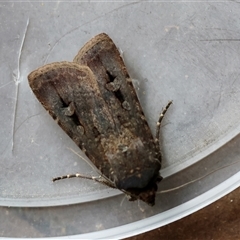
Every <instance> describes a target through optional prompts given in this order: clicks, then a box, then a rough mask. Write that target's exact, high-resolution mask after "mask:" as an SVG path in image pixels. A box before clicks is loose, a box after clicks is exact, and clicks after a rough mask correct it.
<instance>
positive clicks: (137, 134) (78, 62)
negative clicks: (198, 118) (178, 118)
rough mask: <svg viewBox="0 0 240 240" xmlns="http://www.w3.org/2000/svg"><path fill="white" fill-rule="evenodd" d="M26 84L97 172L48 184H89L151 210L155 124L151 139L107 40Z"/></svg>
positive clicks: (157, 157) (156, 167)
mask: <svg viewBox="0 0 240 240" xmlns="http://www.w3.org/2000/svg"><path fill="white" fill-rule="evenodd" d="M28 80H29V85H30V87H31V89H32V91H33V92H34V94H35V95H36V97H37V99H38V100H39V101H40V102H41V104H42V105H43V106H44V108H45V109H46V110H47V111H48V112H49V113H50V115H51V116H52V118H53V119H54V120H56V122H57V123H58V124H59V125H60V127H61V128H62V129H63V130H64V131H65V132H66V133H67V134H68V136H69V137H70V138H71V139H72V140H73V141H74V142H75V143H76V144H77V146H78V147H79V148H80V149H81V150H82V151H83V152H84V153H85V154H86V156H87V157H88V158H89V159H90V160H91V162H92V163H93V164H94V165H95V166H96V167H97V169H98V170H99V171H100V173H101V175H100V177H99V178H94V177H86V176H83V175H81V174H78V173H77V174H71V175H66V176H62V177H57V178H54V179H53V181H56V180H60V179H64V178H71V177H81V178H87V179H92V180H94V181H97V182H100V183H102V184H105V185H107V186H109V187H112V188H117V189H119V190H120V191H122V192H124V193H125V194H126V195H127V196H129V200H130V201H134V200H137V199H140V200H142V201H144V202H146V203H147V204H149V205H151V206H152V205H154V203H155V194H156V191H157V183H158V182H160V181H161V179H162V177H161V176H160V174H159V171H160V168H161V152H160V146H159V132H160V124H161V121H162V119H163V116H164V114H165V113H166V111H167V109H168V108H169V106H170V105H171V102H169V103H168V105H167V106H166V107H165V108H164V109H163V111H162V113H161V114H160V117H159V121H158V123H157V130H156V136H155V138H154V137H153V136H152V134H151V131H150V128H149V126H148V123H147V121H146V118H145V116H144V113H143V111H142V108H141V106H140V103H139V101H138V98H137V95H136V92H135V90H134V87H133V84H132V80H131V78H130V77H129V74H128V72H127V69H126V67H125V65H124V62H123V60H122V57H121V56H120V53H119V51H118V49H117V47H116V45H115V44H114V43H113V41H112V39H111V38H110V37H109V36H108V35H107V34H105V33H101V34H99V35H97V36H95V37H94V38H92V39H91V40H90V41H89V42H87V43H86V44H85V45H84V46H83V47H82V49H81V50H80V51H79V52H78V54H77V56H76V57H75V58H74V60H73V62H66V61H64V62H55V63H51V64H47V65H45V66H42V67H40V68H38V69H37V70H35V71H33V72H31V73H30V74H29V76H28Z"/></svg>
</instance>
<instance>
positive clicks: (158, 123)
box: [155, 101, 172, 142]
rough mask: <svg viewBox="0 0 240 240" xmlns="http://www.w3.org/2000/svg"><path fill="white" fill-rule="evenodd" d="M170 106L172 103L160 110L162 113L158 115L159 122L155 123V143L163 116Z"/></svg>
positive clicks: (157, 139)
mask: <svg viewBox="0 0 240 240" xmlns="http://www.w3.org/2000/svg"><path fill="white" fill-rule="evenodd" d="M171 104H172V101H170V102H168V104H167V106H166V107H165V108H164V109H163V110H162V112H161V114H160V117H159V120H158V122H157V128H156V136H155V142H159V135H160V127H161V123H162V120H163V117H164V115H165V114H166V112H167V110H168V108H169V107H170V106H171Z"/></svg>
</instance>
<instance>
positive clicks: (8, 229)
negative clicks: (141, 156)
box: [0, 1, 240, 237]
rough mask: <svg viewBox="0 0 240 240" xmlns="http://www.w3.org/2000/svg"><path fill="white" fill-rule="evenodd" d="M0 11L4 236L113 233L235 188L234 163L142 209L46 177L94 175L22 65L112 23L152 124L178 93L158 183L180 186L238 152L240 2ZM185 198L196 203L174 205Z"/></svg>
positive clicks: (96, 188)
mask: <svg viewBox="0 0 240 240" xmlns="http://www.w3.org/2000/svg"><path fill="white" fill-rule="evenodd" d="M0 13H1V14H0V16H1V25H0V46H1V54H0V70H1V71H0V102H1V114H0V124H1V128H0V155H1V161H0V171H1V172H0V205H1V206H3V207H0V221H1V222H3V221H2V219H1V218H3V219H4V224H1V225H0V233H1V235H0V236H2V237H23V236H26V237H51V236H69V235H79V234H94V233H95V232H97V233H98V234H102V233H104V234H105V233H106V235H102V236H112V237H114V235H111V234H112V233H111V231H112V230H111V229H115V230H116V228H118V229H119V231H120V232H123V233H125V232H126V236H130V235H133V234H137V233H140V232H142V231H143V230H140V229H146V230H147V229H148V230H150V229H153V228H154V227H158V226H160V225H163V224H166V223H169V222H170V221H173V220H174V219H176V218H174V212H175V214H176V216H178V217H177V218H180V217H181V216H182V217H183V216H185V215H186V213H187V214H188V213H191V212H193V211H195V210H196V209H199V208H200V207H203V206H204V204H202V205H201V204H200V203H199V201H198V200H197V199H199V198H198V197H200V196H202V195H203V194H204V193H211V194H213V195H209V196H212V197H209V201H208V203H210V202H211V201H214V200H215V199H216V198H215V197H213V196H214V194H215V193H216V192H215V190H214V189H216V188H221V186H223V185H222V184H224V183H225V182H226V181H228V188H229V189H231V188H233V186H236V184H237V182H238V181H237V180H236V181H235V180H234V181H233V180H231V179H233V178H232V176H233V175H234V174H236V173H237V172H238V171H239V169H240V165H239V164H234V165H231V166H229V167H227V168H224V169H222V170H220V171H217V172H214V173H213V174H210V175H209V176H208V177H206V178H204V179H202V180H200V181H197V182H195V183H193V184H191V185H188V186H186V187H184V188H181V189H178V190H176V191H173V192H169V193H164V194H158V196H157V198H156V206H154V207H149V206H146V205H145V204H144V203H139V204H140V207H139V206H138V203H137V202H133V203H132V202H129V201H128V200H127V199H124V195H122V194H121V192H119V191H117V190H112V189H108V188H106V187H105V186H102V185H100V184H96V183H94V182H92V181H88V180H82V179H71V180H65V181H60V182H56V183H52V182H51V179H52V178H53V177H56V176H59V175H64V174H68V173H76V172H80V173H84V174H85V175H92V176H94V175H95V174H96V173H95V171H94V170H93V169H92V168H91V167H90V166H89V165H88V164H87V163H86V162H85V161H83V160H82V159H80V158H79V156H77V155H76V154H75V153H73V152H72V151H71V150H69V148H70V149H73V150H74V151H75V152H77V153H79V154H81V151H80V150H79V149H78V148H77V146H75V144H74V143H73V141H72V140H71V139H70V138H69V137H68V136H67V135H66V134H65V133H64V132H63V131H62V130H61V129H60V127H59V126H58V125H57V124H56V123H55V122H54V121H53V120H52V119H51V117H50V116H49V115H48V113H47V112H46V111H45V110H44V109H43V107H42V106H41V104H40V103H39V102H38V101H37V99H36V98H35V96H34V95H33V93H32V91H31V89H30V87H29V85H28V81H27V75H28V74H29V73H30V72H31V71H32V70H34V69H36V68H38V67H39V66H42V65H44V64H46V63H50V62H55V61H64V60H66V61H71V60H72V59H73V58H74V56H75V55H76V54H77V52H78V50H79V49H80V48H81V47H82V46H83V45H84V43H86V42H87V41H88V40H89V39H90V38H92V37H93V36H95V35H96V34H98V33H101V32H105V33H107V34H108V35H109V36H110V37H111V38H112V39H113V40H114V42H115V43H116V45H117V46H118V47H119V48H120V49H121V50H122V51H123V56H124V61H125V63H126V66H127V68H128V71H129V73H130V76H131V77H132V78H133V79H137V81H134V82H135V83H136V89H137V93H138V96H139V99H140V102H141V104H142V106H143V109H144V112H145V114H146V117H147V119H148V122H149V124H150V127H151V129H152V132H153V133H154V131H155V124H156V121H157V118H158V115H159V112H160V111H161V109H162V107H164V106H165V105H166V103H167V102H168V101H169V100H173V103H174V105H173V106H172V107H171V108H170V109H169V111H168V113H167V115H166V118H165V119H164V124H163V127H162V132H161V138H162V142H161V146H162V151H163V156H164V159H163V169H162V170H161V173H162V175H163V177H165V179H164V180H163V181H162V182H161V183H160V184H159V191H161V190H163V189H169V188H173V187H177V186H178V185H181V184H184V183H187V182H189V181H192V180H194V179H196V178H198V177H201V176H204V175H205V174H208V173H209V172H212V171H214V170H216V169H218V168H221V167H223V166H225V165H228V164H231V163H233V162H237V161H239V160H240V159H239V158H238V156H240V155H239V153H240V151H239V150H238V148H239V147H238V146H239V143H240V137H239V136H238V134H239V130H240V124H239V119H240V111H239V109H240V94H239V92H240V80H239V76H240V67H239V66H240V57H239V56H240V40H239V39H240V17H239V16H240V5H239V4H238V3H235V2H232V1H230V2H219V3H218V2H208V3H206V2H191V3H189V2H185V3H184V2H177V1H176V2H171V3H170V2H169V3H166V2H152V3H149V2H121V3H120V2H112V3H107V2H94V3H93V2H92V3H91V2H90V3H89V2H85V3H83V2H59V1H53V2H44V1H42V2H36V1H29V2H13V1H12V2H1V3H0ZM180 170H181V171H180ZM234 176H236V177H238V178H239V175H234ZM231 181H232V182H231ZM219 186H220V187H219ZM224 189H225V190H224ZM219 192H221V194H220V193H219V194H220V195H221V196H222V195H224V194H226V193H227V190H226V188H223V189H222V191H221V189H220V190H219ZM215 195H216V194H215ZM220 195H218V196H220ZM189 202H191V203H193V204H195V206H193V207H191V209H192V210H189V209H188V210H187V208H186V209H184V210H183V211H181V209H182V207H183V206H186V205H184V204H187V203H189ZM73 203H78V204H76V205H69V204H73ZM6 206H7V207H8V206H10V207H12V208H6ZM50 206H51V207H50ZM60 206H61V207H60ZM25 207H30V208H25ZM31 207H32V208H31ZM38 207H39V208H38ZM143 209H144V211H143V212H142V210H143ZM168 211H170V213H171V218H169V217H167V216H166V215H165V213H166V212H168ZM158 217H159V222H158V221H157V220H156V219H157V218H158ZM150 219H155V220H154V222H151V220H150ZM160 222H161V223H160ZM138 224H139V225H138ZM142 224H143V225H145V227H144V226H143V225H142ZM13 226H15V227H13ZM16 226H17V227H16ZM18 226H19V227H20V226H21V231H19V230H18ZM66 226H68V227H66ZM128 228H129V229H128ZM115 230H114V231H115ZM108 231H109V232H108ZM108 234H109V235H108ZM83 236H84V235H83ZM86 236H87V235H86ZM89 236H90V235H89ZM123 236H124V235H121V237H123ZM99 237H101V235H99ZM116 237H117V236H116Z"/></svg>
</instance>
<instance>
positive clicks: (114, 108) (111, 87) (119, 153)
mask: <svg viewBox="0 0 240 240" xmlns="http://www.w3.org/2000/svg"><path fill="white" fill-rule="evenodd" d="M74 62H77V63H79V64H80V65H87V66H88V67H89V68H90V69H91V70H92V71H93V74H94V75H95V76H96V79H97V81H98V85H99V89H100V91H101V94H102V98H103V99H104V101H105V102H106V103H107V108H108V109H109V111H110V112H111V115H112V116H113V119H114V123H115V127H116V129H115V132H114V136H111V137H113V138H114V139H115V140H114V141H110V142H109V143H108V144H111V143H114V144H113V145H114V146H115V149H109V150H108V151H107V152H106V155H107V156H108V161H109V162H110V165H111V171H109V173H110V175H109V174H108V175H106V176H107V177H108V178H109V179H111V180H112V181H114V182H115V184H116V186H117V188H119V189H124V190H129V189H135V190H137V189H141V190H142V191H143V189H144V188H148V187H149V186H150V185H151V186H152V185H155V182H156V179H158V180H159V179H160V176H159V170H160V168H161V165H160V163H161V153H160V149H159V145H158V144H155V142H154V139H153V136H152V134H151V131H150V128H149V125H148V123H147V121H146V119H145V116H144V113H143V111H142V108H141V105H140V103H139V100H138V98H137V95H136V92H135V89H134V87H133V84H132V79H131V78H130V77H129V74H128V72H127V69H126V67H125V64H124V62H123V60H122V57H121V55H120V53H119V51H118V49H117V47H116V45H115V44H114V42H113V41H112V39H111V38H110V37H109V36H108V35H107V34H104V33H102V34H99V35H97V36H96V37H95V38H93V39H92V40H90V41H89V42H88V43H86V44H85V45H84V46H83V48H82V49H81V50H80V51H79V53H78V54H77V56H76V57H75V58H74ZM111 173H112V174H111ZM111 175H112V176H111ZM119 179H121V180H120V181H119ZM149 183H150V184H149ZM155 187H156V186H154V188H155ZM151 194H152V192H151Z"/></svg>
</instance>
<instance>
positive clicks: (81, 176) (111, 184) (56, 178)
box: [52, 173, 116, 188]
mask: <svg viewBox="0 0 240 240" xmlns="http://www.w3.org/2000/svg"><path fill="white" fill-rule="evenodd" d="M75 177H77V178H83V179H88V180H93V181H95V182H98V183H101V184H103V185H106V186H108V187H111V188H116V187H115V186H114V184H113V183H111V182H109V181H106V180H105V179H104V178H102V177H101V176H99V177H88V176H85V175H82V174H80V173H75V174H68V175H63V176H60V177H55V178H53V179H52V181H53V182H55V181H58V180H62V179H67V178H75Z"/></svg>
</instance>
